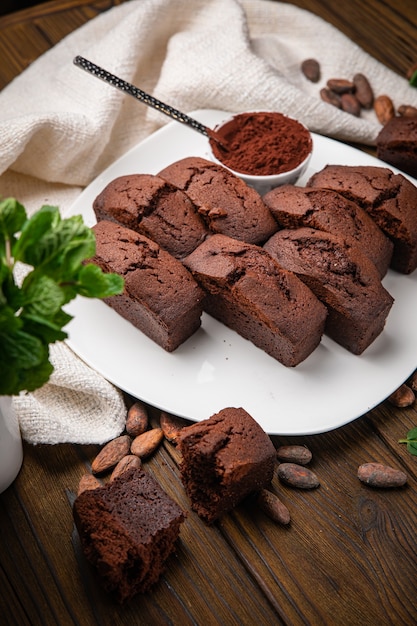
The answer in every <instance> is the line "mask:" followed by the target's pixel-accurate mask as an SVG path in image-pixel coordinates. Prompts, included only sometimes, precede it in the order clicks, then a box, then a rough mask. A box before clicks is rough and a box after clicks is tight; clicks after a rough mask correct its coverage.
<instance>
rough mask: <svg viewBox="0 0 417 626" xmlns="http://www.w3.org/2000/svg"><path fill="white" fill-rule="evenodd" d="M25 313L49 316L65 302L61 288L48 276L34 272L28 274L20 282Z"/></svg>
mask: <svg viewBox="0 0 417 626" xmlns="http://www.w3.org/2000/svg"><path fill="white" fill-rule="evenodd" d="M22 293H23V294H24V296H23V303H22V305H23V306H24V307H25V315H26V314H29V315H40V316H44V317H48V316H49V317H50V316H53V315H55V314H56V313H57V312H58V311H59V309H60V308H61V307H62V305H63V304H64V302H65V297H64V293H63V291H62V289H61V288H60V287H59V285H57V284H56V282H55V281H54V280H52V278H50V277H49V276H44V275H40V274H39V273H36V272H31V273H30V274H28V275H27V276H26V277H25V279H24V281H23V283H22Z"/></svg>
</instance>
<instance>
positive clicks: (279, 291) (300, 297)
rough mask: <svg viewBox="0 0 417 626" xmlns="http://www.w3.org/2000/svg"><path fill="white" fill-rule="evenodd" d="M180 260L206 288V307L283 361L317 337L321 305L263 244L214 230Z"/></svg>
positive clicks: (299, 357) (292, 360)
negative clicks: (259, 244) (227, 235)
mask: <svg viewBox="0 0 417 626" xmlns="http://www.w3.org/2000/svg"><path fill="white" fill-rule="evenodd" d="M183 262H184V264H185V266H186V267H187V268H188V269H189V270H190V271H191V273H192V274H193V276H194V277H195V279H196V280H197V282H199V283H200V285H201V286H202V288H203V289H204V290H205V291H206V293H207V296H206V298H205V300H204V310H205V311H206V312H207V313H209V314H210V315H212V316H213V317H215V318H216V319H218V320H219V321H221V322H223V323H224V324H226V325H227V326H228V327H229V328H232V329H233V330H235V331H236V332H237V333H239V334H240V335H241V336H242V337H244V338H245V339H248V340H249V341H251V342H252V343H253V344H254V345H256V346H257V347H258V348H260V349H261V350H264V351H265V352H266V353H267V354H269V355H270V356H272V357H273V358H275V359H277V360H278V361H279V362H280V363H282V364H283V365H285V366H289V367H293V366H295V365H298V364H299V363H301V361H303V360H304V359H305V358H307V356H309V355H310V354H311V352H313V350H314V349H315V348H316V347H317V346H318V344H319V343H320V340H321V336H322V334H323V331H324V323H325V319H326V315H327V311H326V308H325V306H324V305H323V304H322V303H321V302H319V300H318V299H317V298H316V296H315V295H314V294H313V293H312V292H311V290H310V289H308V287H306V286H305V285H304V284H303V282H302V281H301V280H299V279H298V278H297V277H296V276H295V274H293V273H291V272H288V271H287V270H285V269H282V267H280V266H279V265H278V263H277V262H276V261H275V260H274V259H273V258H272V257H271V256H270V255H269V254H268V253H267V252H266V251H265V250H263V249H262V248H259V247H258V246H254V245H251V244H248V243H244V242H242V241H237V240H236V239H232V238H231V237H226V236H225V235H213V236H212V237H209V239H207V240H206V241H205V242H204V243H202V244H201V245H200V246H199V247H198V248H196V250H194V252H192V253H191V254H190V255H189V256H188V257H186V258H185V259H184V261H183Z"/></svg>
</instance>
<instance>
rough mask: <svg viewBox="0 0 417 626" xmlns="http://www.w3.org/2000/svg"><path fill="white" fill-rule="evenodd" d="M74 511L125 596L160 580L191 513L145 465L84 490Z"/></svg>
mask: <svg viewBox="0 0 417 626" xmlns="http://www.w3.org/2000/svg"><path fill="white" fill-rule="evenodd" d="M73 515H74V521H75V525H76V527H77V530H78V533H79V536H80V540H81V545H82V548H83V552H84V554H85V556H86V558H87V560H88V561H89V562H90V563H91V564H92V565H93V567H95V568H96V570H97V573H98V575H99V576H100V580H101V583H102V585H103V587H104V589H105V590H106V591H108V592H112V593H114V594H115V596H116V598H117V599H118V601H119V602H124V601H126V600H129V599H131V598H132V597H133V596H134V595H135V594H137V593H144V592H146V591H148V590H149V589H150V588H151V587H152V586H153V585H154V584H155V583H156V582H157V581H158V579H159V577H160V576H161V574H162V572H163V571H164V569H165V567H166V561H167V559H168V557H169V555H170V554H171V553H172V552H173V550H174V548H175V542H176V540H177V538H178V536H179V532H180V526H181V524H182V522H183V521H184V519H185V514H184V512H183V511H182V510H181V508H180V507H179V506H178V504H176V502H174V501H173V500H172V499H171V498H170V496H168V494H167V493H166V492H165V491H164V490H163V489H162V487H161V486H160V485H159V484H158V483H157V482H156V481H155V480H154V478H152V476H151V475H150V474H148V473H147V472H146V471H145V470H143V469H142V468H140V469H136V468H133V469H128V470H126V471H125V472H124V473H123V474H121V475H120V476H119V477H118V478H115V479H114V481H112V482H109V483H107V484H106V485H104V486H103V487H98V488H97V489H93V490H87V491H84V492H82V493H81V494H80V495H79V496H78V497H77V498H76V499H75V501H74V506H73Z"/></svg>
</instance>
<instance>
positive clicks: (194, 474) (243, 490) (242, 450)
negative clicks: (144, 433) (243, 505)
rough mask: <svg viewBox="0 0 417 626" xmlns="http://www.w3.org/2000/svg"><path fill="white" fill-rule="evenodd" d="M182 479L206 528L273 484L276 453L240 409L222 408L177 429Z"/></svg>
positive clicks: (264, 435) (252, 420)
mask: <svg viewBox="0 0 417 626" xmlns="http://www.w3.org/2000/svg"><path fill="white" fill-rule="evenodd" d="M178 446H179V450H180V452H181V455H182V462H181V466H180V469H181V479H182V482H183V484H184V487H185V490H186V493H187V495H188V497H189V499H190V501H191V507H192V509H193V510H194V511H195V512H196V513H197V514H198V515H199V516H200V517H201V518H202V519H203V520H204V521H205V522H207V523H208V524H212V523H213V522H214V521H215V520H217V519H218V518H219V517H220V516H221V515H223V514H224V513H226V512H227V511H230V510H231V509H232V508H234V507H235V506H236V505H237V504H239V502H241V501H242V500H243V499H244V498H245V497H246V496H248V495H249V494H250V493H252V492H255V491H258V490H259V489H261V488H262V487H266V486H267V485H268V484H269V483H270V482H271V480H272V477H273V473H274V465H275V459H276V451H275V448H274V446H273V444H272V441H271V439H270V438H269V436H268V435H267V434H266V433H265V431H264V430H263V429H262V427H261V426H260V425H259V424H258V423H257V422H256V421H255V420H254V419H253V417H251V416H250V415H249V413H247V412H246V411H245V410H244V409H242V408H232V407H230V408H225V409H223V410H222V411H220V412H219V413H216V414H214V415H212V416H211V417H210V418H208V419H206V420H203V421H201V422H198V423H196V424H192V425H191V426H186V427H185V428H183V429H182V430H181V431H180V434H179V437H178Z"/></svg>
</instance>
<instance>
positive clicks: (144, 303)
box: [91, 221, 204, 352]
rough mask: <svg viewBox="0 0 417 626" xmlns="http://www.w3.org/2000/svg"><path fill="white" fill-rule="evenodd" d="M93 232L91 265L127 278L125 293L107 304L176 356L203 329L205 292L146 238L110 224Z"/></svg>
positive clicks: (158, 247)
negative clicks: (183, 345)
mask: <svg viewBox="0 0 417 626" xmlns="http://www.w3.org/2000/svg"><path fill="white" fill-rule="evenodd" d="M93 230H94V233H95V236H96V254H95V256H94V257H93V258H92V259H91V261H92V262H93V263H95V264H96V265H98V266H99V267H101V269H102V270H103V271H104V272H116V273H117V274H120V275H121V276H123V278H124V279H125V288H124V292H123V293H122V294H120V295H117V296H112V297H110V298H106V299H105V302H106V304H108V305H109V306H110V307H112V308H113V309H114V310H115V311H117V313H119V314H120V315H121V316H122V317H124V318H125V319H127V320H128V321H129V322H131V323H132V324H133V325H134V326H135V327H136V328H138V329H139V330H141V331H142V332H143V333H144V334H145V335H147V336H148V337H150V339H152V340H153V341H155V342H156V343H157V344H159V345H160V346H161V347H162V348H164V350H166V351H167V352H172V351H173V350H175V349H176V348H177V347H178V346H179V345H180V344H182V343H183V342H184V341H185V340H186V339H188V338H189V337H190V336H191V335H192V334H193V333H194V332H195V331H196V330H197V329H198V328H199V327H200V324H201V314H202V302H203V299H204V293H203V292H202V290H201V288H200V287H199V286H198V284H197V283H196V281H195V280H194V278H193V277H192V275H191V274H190V272H189V271H188V270H187V269H186V268H185V267H184V266H183V264H182V263H181V261H179V260H178V259H176V258H175V257H173V256H172V255H171V254H169V253H168V252H167V251H166V250H163V249H162V248H160V246H159V245H158V244H157V243H155V242H154V241H152V240H151V239H148V238H147V237H145V236H144V235H140V234H139V233H137V232H135V231H133V230H131V229H129V228H125V227H124V226H120V225H119V224H116V223H114V222H108V221H101V222H99V223H98V224H96V225H95V226H94V227H93Z"/></svg>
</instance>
